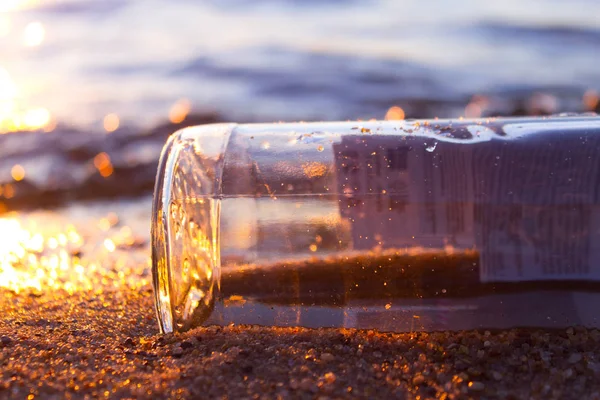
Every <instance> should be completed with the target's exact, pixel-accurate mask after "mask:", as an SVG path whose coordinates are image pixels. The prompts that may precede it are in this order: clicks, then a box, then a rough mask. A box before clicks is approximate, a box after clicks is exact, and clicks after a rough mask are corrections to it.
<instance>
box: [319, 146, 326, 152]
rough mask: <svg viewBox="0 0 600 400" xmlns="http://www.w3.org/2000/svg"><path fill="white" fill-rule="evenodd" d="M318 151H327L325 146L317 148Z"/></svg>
mask: <svg viewBox="0 0 600 400" xmlns="http://www.w3.org/2000/svg"><path fill="white" fill-rule="evenodd" d="M317 150H318V151H323V150H325V148H324V147H323V146H319V147H317Z"/></svg>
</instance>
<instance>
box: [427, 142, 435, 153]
mask: <svg viewBox="0 0 600 400" xmlns="http://www.w3.org/2000/svg"><path fill="white" fill-rule="evenodd" d="M436 146H437V142H435V143H434V144H431V145H429V146H427V147H426V148H425V150H427V151H428V152H430V153H433V152H434V151H435V148H436Z"/></svg>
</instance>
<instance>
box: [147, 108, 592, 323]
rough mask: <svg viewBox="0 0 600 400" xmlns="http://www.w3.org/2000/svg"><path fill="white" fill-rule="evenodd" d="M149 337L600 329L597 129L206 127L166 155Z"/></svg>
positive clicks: (155, 229) (533, 121)
mask: <svg viewBox="0 0 600 400" xmlns="http://www.w3.org/2000/svg"><path fill="white" fill-rule="evenodd" d="M153 207H154V210H153V218H154V220H153V224H152V240H153V246H152V247H153V254H152V257H153V283H154V289H155V298H156V310H157V315H158V320H159V325H160V329H161V331H162V332H172V331H183V330H187V329H190V328H192V327H195V326H198V325H201V324H203V323H204V324H229V323H236V324H261V325H277V326H296V325H298V326H306V327H348V328H374V329H378V330H382V331H417V330H426V331H435V330H461V329H479V328H481V329H504V328H510V327H545V328H559V327H565V326H570V325H585V326H588V327H591V326H593V327H598V326H600V312H599V311H598V307H597V304H600V118H598V117H596V116H570V117H561V116H558V117H549V118H526V119H501V118H498V119H495V118H491V119H481V120H462V119H461V120H420V121H374V122H334V123H281V124H248V125H236V124H216V125H205V126H198V127H192V128H186V129H184V130H181V131H179V132H177V133H175V134H174V135H173V136H172V137H171V138H170V139H169V141H168V143H167V144H166V146H165V148H164V150H163V154H162V156H161V161H160V165H159V170H158V175H157V180H156V188H155V195H154V206H153Z"/></svg>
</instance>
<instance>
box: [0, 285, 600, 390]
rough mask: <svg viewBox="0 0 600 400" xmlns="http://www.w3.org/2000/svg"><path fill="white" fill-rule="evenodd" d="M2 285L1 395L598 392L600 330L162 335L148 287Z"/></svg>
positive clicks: (210, 330)
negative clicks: (70, 289) (33, 289)
mask: <svg viewBox="0 0 600 400" xmlns="http://www.w3.org/2000/svg"><path fill="white" fill-rule="evenodd" d="M0 295H1V296H2V298H3V301H2V302H0V308H1V312H2V315H3V318H2V320H1V321H0V365H1V368H0V398H16V399H25V398H29V399H30V398H44V399H46V398H50V399H53V398H55V399H62V398H231V399H243V398H301V399H304V398H306V399H312V398H321V399H328V398H329V399H335V398H369V399H373V398H440V399H453V398H507V399H510V398H530V397H532V398H544V399H546V398H556V399H565V398H573V399H581V398H592V399H593V398H598V399H600V332H599V331H598V330H588V329H584V328H570V329H567V330H560V331H552V332H549V331H541V330H510V331H503V332H484V331H482V332H475V331H469V332H455V333H429V334H426V333H418V334H410V333H405V334H386V333H377V332H374V331H356V330H346V329H322V330H310V329H304V328H268V327H262V328H261V327H249V326H228V327H204V328H197V329H194V330H192V331H189V332H186V333H184V334H175V335H166V336H161V335H159V334H158V329H157V325H156V321H155V317H154V312H153V303H152V293H151V290H150V288H149V287H147V288H145V289H142V290H127V289H123V290H114V291H108V290H103V291H98V292H97V293H93V292H86V293H82V292H76V293H74V294H68V293H67V292H64V291H60V290H59V291H54V292H52V293H46V294H43V295H39V294H37V295H34V294H30V293H24V292H22V293H21V294H15V293H13V292H11V291H8V290H2V293H0Z"/></svg>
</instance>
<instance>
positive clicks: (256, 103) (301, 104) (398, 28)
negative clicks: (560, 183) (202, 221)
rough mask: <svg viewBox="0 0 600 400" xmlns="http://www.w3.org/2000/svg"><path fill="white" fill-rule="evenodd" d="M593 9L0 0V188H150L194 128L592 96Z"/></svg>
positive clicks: (580, 107) (558, 102)
mask: <svg viewBox="0 0 600 400" xmlns="http://www.w3.org/2000/svg"><path fill="white" fill-rule="evenodd" d="M598 15H600V3H598V2H596V1H593V0H575V1H573V2H565V1H559V0H536V1H526V2H523V1H521V0H507V1H503V2H482V1H474V0H456V1H443V0H434V1H429V2H422V1H418V0H402V1H399V0H366V1H354V0H319V1H312V0H311V1H306V0H303V1H300V0H259V1H248V0H220V1H213V0H210V1H202V2H199V1H191V0H102V1H100V0H1V1H0V133H2V135H0V184H3V185H9V186H8V188H7V187H4V190H3V194H2V196H3V197H0V201H1V202H2V203H1V204H3V206H2V207H3V208H5V209H14V208H23V207H31V206H32V207H37V206H39V205H43V206H44V205H54V204H62V203H64V202H65V201H67V200H72V199H80V198H97V197H99V196H102V197H113V196H115V195H119V196H120V195H124V196H126V195H137V194H139V193H142V192H149V191H150V190H151V189H152V184H153V179H154V168H155V164H156V160H157V158H158V155H159V151H160V148H161V147H162V145H163V143H164V141H165V138H166V137H167V135H168V134H170V133H172V132H173V131H174V130H175V129H177V128H178V127H180V126H182V125H188V124H196V123H203V122H214V121H236V122H252V121H261V122H270V121H288V120H305V121H308V120H336V119H371V118H377V119H383V118H385V117H386V115H387V117H388V118H393V119H398V118H428V117H452V118H455V117H460V116H465V117H478V116H490V115H539V114H552V113H559V112H584V111H593V110H597V109H598V89H600V68H598V66H599V64H600V51H598V49H600V19H598ZM27 132H30V133H27ZM15 166H17V167H15ZM40 195H41V196H40ZM40 203H43V204H40Z"/></svg>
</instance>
